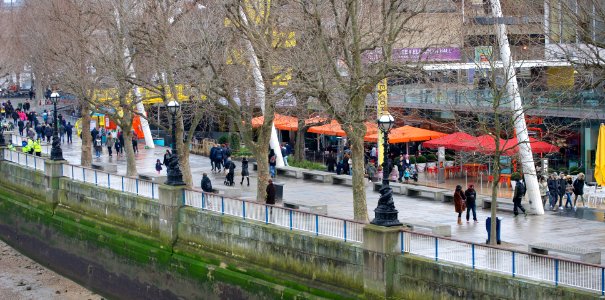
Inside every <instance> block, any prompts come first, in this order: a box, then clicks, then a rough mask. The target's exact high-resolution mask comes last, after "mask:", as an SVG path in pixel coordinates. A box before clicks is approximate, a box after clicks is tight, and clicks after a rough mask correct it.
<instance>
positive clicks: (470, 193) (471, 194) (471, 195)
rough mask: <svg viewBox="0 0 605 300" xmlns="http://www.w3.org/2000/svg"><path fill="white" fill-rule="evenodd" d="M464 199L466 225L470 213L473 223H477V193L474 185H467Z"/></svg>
mask: <svg viewBox="0 0 605 300" xmlns="http://www.w3.org/2000/svg"><path fill="white" fill-rule="evenodd" d="M464 198H465V201H466V223H468V222H469V220H470V213H471V211H472V212H473V221H474V222H475V223H479V221H477V201H476V200H477V192H476V191H475V186H474V185H472V184H469V186H468V188H467V189H466V191H464Z"/></svg>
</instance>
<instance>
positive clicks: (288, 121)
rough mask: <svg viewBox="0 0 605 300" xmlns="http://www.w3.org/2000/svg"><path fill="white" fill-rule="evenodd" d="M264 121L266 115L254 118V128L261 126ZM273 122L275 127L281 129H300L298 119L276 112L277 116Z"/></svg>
mask: <svg viewBox="0 0 605 300" xmlns="http://www.w3.org/2000/svg"><path fill="white" fill-rule="evenodd" d="M264 121H265V117H264V116H260V117H256V118H253V119H252V128H258V127H260V126H261V125H263V122H264ZM273 124H275V128H276V129H279V130H288V131H295V130H297V129H298V119H297V118H295V117H290V116H284V115H280V114H275V118H274V119H273Z"/></svg>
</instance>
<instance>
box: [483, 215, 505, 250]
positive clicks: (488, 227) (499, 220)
mask: <svg viewBox="0 0 605 300" xmlns="http://www.w3.org/2000/svg"><path fill="white" fill-rule="evenodd" d="M500 223H502V218H496V242H497V243H498V245H500ZM485 229H486V230H487V242H486V243H487V244H489V241H490V238H491V237H490V235H491V229H492V218H491V217H487V219H485Z"/></svg>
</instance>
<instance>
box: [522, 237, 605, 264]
mask: <svg viewBox="0 0 605 300" xmlns="http://www.w3.org/2000/svg"><path fill="white" fill-rule="evenodd" d="M528 248H529V252H531V253H537V254H543V255H548V252H549V251H550V252H559V253H565V254H570V255H574V256H578V257H580V260H581V261H583V262H585V263H590V264H597V265H600V264H601V251H600V250H598V249H584V248H579V247H574V246H568V245H560V244H553V243H546V242H544V243H534V244H530V245H529V246H528Z"/></svg>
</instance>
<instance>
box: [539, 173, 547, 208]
mask: <svg viewBox="0 0 605 300" xmlns="http://www.w3.org/2000/svg"><path fill="white" fill-rule="evenodd" d="M538 188H539V189H540V197H541V198H542V207H545V206H546V199H548V183H547V182H546V179H545V178H544V176H543V175H539V176H538Z"/></svg>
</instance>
